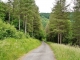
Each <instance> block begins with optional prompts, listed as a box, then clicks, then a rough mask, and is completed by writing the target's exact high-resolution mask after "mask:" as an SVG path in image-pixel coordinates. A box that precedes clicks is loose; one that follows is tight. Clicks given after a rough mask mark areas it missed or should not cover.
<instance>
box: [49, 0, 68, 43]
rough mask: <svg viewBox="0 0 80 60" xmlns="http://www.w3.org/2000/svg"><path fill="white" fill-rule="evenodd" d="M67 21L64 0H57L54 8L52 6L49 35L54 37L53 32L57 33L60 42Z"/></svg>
mask: <svg viewBox="0 0 80 60" xmlns="http://www.w3.org/2000/svg"><path fill="white" fill-rule="evenodd" d="M66 22H67V13H66V6H65V0H58V1H57V4H56V6H55V8H53V10H52V12H51V15H50V21H49V36H52V38H54V35H53V34H57V37H58V43H60V44H61V43H62V38H63V37H62V35H63V34H64V33H65V32H66V27H65V24H66Z"/></svg>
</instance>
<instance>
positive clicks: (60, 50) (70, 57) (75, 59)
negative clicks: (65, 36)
mask: <svg viewBox="0 0 80 60" xmlns="http://www.w3.org/2000/svg"><path fill="white" fill-rule="evenodd" d="M49 45H50V47H51V48H52V50H53V51H54V54H55V57H56V60H80V48H79V47H71V46H66V45H60V44H55V43H49Z"/></svg>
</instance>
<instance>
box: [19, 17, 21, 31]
mask: <svg viewBox="0 0 80 60" xmlns="http://www.w3.org/2000/svg"><path fill="white" fill-rule="evenodd" d="M20 29H21V28H20V15H19V30H20Z"/></svg>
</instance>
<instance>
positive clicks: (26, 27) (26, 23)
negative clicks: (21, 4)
mask: <svg viewBox="0 0 80 60" xmlns="http://www.w3.org/2000/svg"><path fill="white" fill-rule="evenodd" d="M26 33H27V17H26V16H25V35H26Z"/></svg>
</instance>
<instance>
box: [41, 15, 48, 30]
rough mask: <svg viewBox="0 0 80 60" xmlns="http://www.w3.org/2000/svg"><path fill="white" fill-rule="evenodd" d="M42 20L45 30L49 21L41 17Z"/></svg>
mask: <svg viewBox="0 0 80 60" xmlns="http://www.w3.org/2000/svg"><path fill="white" fill-rule="evenodd" d="M41 20H42V21H41V22H42V25H43V28H44V29H45V28H46V25H47V23H48V21H49V20H48V19H47V18H45V17H43V16H42V17H41Z"/></svg>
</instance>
